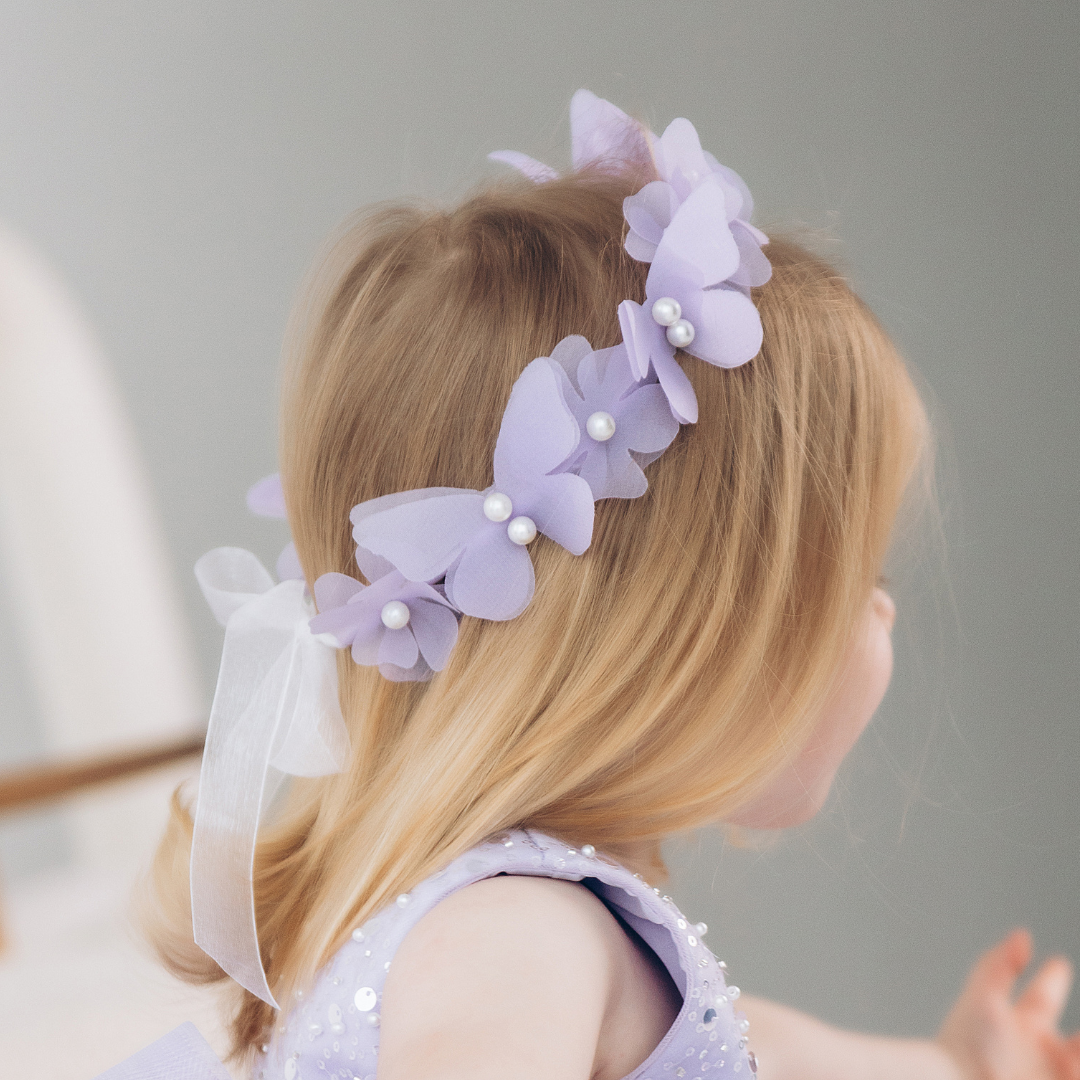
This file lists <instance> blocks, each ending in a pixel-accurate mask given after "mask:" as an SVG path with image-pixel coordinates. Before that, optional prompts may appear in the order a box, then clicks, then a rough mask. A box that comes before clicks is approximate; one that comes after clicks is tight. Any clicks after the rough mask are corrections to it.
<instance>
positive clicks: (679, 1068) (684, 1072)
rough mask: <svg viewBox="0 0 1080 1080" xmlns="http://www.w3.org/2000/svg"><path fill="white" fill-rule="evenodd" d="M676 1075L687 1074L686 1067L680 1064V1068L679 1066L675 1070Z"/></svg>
mask: <svg viewBox="0 0 1080 1080" xmlns="http://www.w3.org/2000/svg"><path fill="white" fill-rule="evenodd" d="M675 1075H676V1076H685V1075H686V1070H685V1069H684V1068H683V1067H682V1066H681V1065H680V1066H679V1067H678V1068H677V1069H676V1070H675Z"/></svg>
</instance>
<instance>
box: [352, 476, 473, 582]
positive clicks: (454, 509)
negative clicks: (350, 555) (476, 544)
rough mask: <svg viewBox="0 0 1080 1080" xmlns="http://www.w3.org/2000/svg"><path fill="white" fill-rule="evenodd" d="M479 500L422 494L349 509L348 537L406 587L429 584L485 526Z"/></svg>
mask: <svg viewBox="0 0 1080 1080" xmlns="http://www.w3.org/2000/svg"><path fill="white" fill-rule="evenodd" d="M483 507H484V497H483V495H481V494H480V493H479V492H478V491H469V490H468V489H464V488H423V489H420V490H418V491H403V492H399V493H397V494H395V495H386V496H383V497H382V498H381V499H372V500H370V501H369V502H366V503H361V504H360V505H359V506H355V507H353V511H352V515H351V516H352V521H353V537H354V539H355V540H356V542H357V544H359V545H360V547H362V548H364V549H365V550H366V551H369V552H371V553H372V554H374V555H378V556H380V557H381V558H383V559H387V560H389V561H390V562H391V563H392V564H393V565H394V566H395V567H397V569H398V570H400V571H401V573H403V574H404V575H405V577H407V578H408V579H409V580H410V581H435V580H437V579H438V578H440V577H442V575H443V574H444V573H445V572H446V569H447V567H448V566H449V565H450V564H451V563H452V562H453V561H454V560H455V559H457V558H458V557H459V556H460V555H461V553H462V551H463V550H464V549H465V545H466V544H467V543H468V542H469V541H470V539H471V538H472V537H473V536H474V535H475V533H476V531H477V529H479V528H481V527H482V526H483V525H484V524H486V523H487V519H486V518H485V517H484V510H483Z"/></svg>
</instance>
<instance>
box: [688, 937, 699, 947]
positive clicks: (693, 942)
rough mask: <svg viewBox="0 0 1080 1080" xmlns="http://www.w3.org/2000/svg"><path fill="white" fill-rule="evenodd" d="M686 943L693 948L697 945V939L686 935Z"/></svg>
mask: <svg viewBox="0 0 1080 1080" xmlns="http://www.w3.org/2000/svg"><path fill="white" fill-rule="evenodd" d="M686 941H687V943H688V944H689V945H690V947H691V948H693V947H694V946H696V945H697V938H696V937H694V935H693V934H687V935H686Z"/></svg>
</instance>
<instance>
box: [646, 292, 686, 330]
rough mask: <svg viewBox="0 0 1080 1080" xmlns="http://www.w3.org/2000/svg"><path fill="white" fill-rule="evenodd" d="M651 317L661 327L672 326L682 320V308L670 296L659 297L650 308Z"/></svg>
mask: <svg viewBox="0 0 1080 1080" xmlns="http://www.w3.org/2000/svg"><path fill="white" fill-rule="evenodd" d="M652 317H653V319H655V320H656V322H658V323H659V324H660V325H661V326H672V325H674V324H675V323H677V322H678V321H679V320H680V319H681V318H682V306H681V305H680V304H679V301H678V300H672V299H671V297H670V296H661V297H660V299H659V300H657V301H656V303H655V304H653V306H652Z"/></svg>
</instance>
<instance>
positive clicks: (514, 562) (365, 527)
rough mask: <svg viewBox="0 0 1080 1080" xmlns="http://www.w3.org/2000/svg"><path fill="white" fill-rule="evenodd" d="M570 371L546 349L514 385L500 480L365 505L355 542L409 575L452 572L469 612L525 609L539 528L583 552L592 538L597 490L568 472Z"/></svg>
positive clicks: (506, 615)
mask: <svg viewBox="0 0 1080 1080" xmlns="http://www.w3.org/2000/svg"><path fill="white" fill-rule="evenodd" d="M564 377H565V376H564V374H563V372H562V370H561V369H560V368H559V367H558V366H557V365H556V364H554V363H553V362H552V361H551V360H550V359H548V358H547V357H541V358H539V359H537V360H534V361H533V362H532V363H531V364H529V366H528V367H527V368H525V370H524V371H523V372H522V373H521V375H520V376H519V377H518V379H517V381H516V382H515V383H514V388H513V390H512V391H511V393H510V401H509V402H508V404H507V406H506V411H505V412H504V413H503V418H502V426H501V427H500V428H499V437H498V441H497V442H496V444H495V458H494V473H495V483H494V485H493V486H492V487H490V488H487V489H485V490H484V491H474V490H471V489H467V488H423V489H421V490H417V491H404V492H399V493H397V494H394V495H385V496H383V497H382V498H379V499H372V500H370V501H369V502H365V503H361V504H360V505H359V506H356V507H354V508H353V511H352V514H351V520H352V523H353V537H354V539H355V540H356V542H357V544H358V545H359V546H360V547H362V548H364V549H365V551H368V552H370V553H372V554H374V555H378V556H380V557H381V558H383V559H386V560H387V561H388V562H390V563H391V564H392V565H393V567H394V568H395V569H396V570H398V571H400V572H401V574H402V575H403V576H404V577H405V578H406V579H407V580H408V581H411V582H434V581H438V580H439V579H440V578H442V577H443V575H445V583H444V586H443V587H444V589H445V591H446V597H447V599H448V600H449V601H450V603H451V604H453V605H454V607H455V608H457V609H458V610H459V611H461V612H463V613H464V614H466V615H473V616H476V617H477V618H481V619H494V620H502V619H512V618H514V617H515V616H517V615H519V614H520V613H521V612H522V611H524V610H525V608H526V607H527V606H528V604H529V601H530V600H531V599H532V595H533V589H534V584H535V579H534V577H533V566H532V559H531V558H530V557H529V553H528V551H527V550H526V546H527V545H528V543H529V542H530V541H531V540H532V539H533V538H534V537H535V536H536V534H537V533H544V535H545V536H548V537H550V538H551V539H552V540H554V541H555V542H556V543H557V544H561V545H562V546H563V547H564V548H566V549H567V550H568V551H570V552H572V553H573V554H575V555H580V554H582V553H583V552H584V551H585V550H586V549H587V548H588V546H589V543H590V542H591V540H592V526H593V497H592V492H591V490H590V488H589V485H588V483H587V482H586V481H585V480H583V479H582V478H581V477H580V476H574V475H572V474H570V473H568V472H566V471H564V470H563V467H564V464H565V462H567V460H568V459H570V458H571V456H572V455H573V453H574V450H575V449H576V448H577V446H578V442H579V438H580V434H579V429H578V422H577V420H576V419H575V418H574V414H573V413H572V412H571V411H570V408H569V407H568V406H567V404H566V402H565V400H564V399H563V394H562V388H561V387H562V380H563V379H564Z"/></svg>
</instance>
